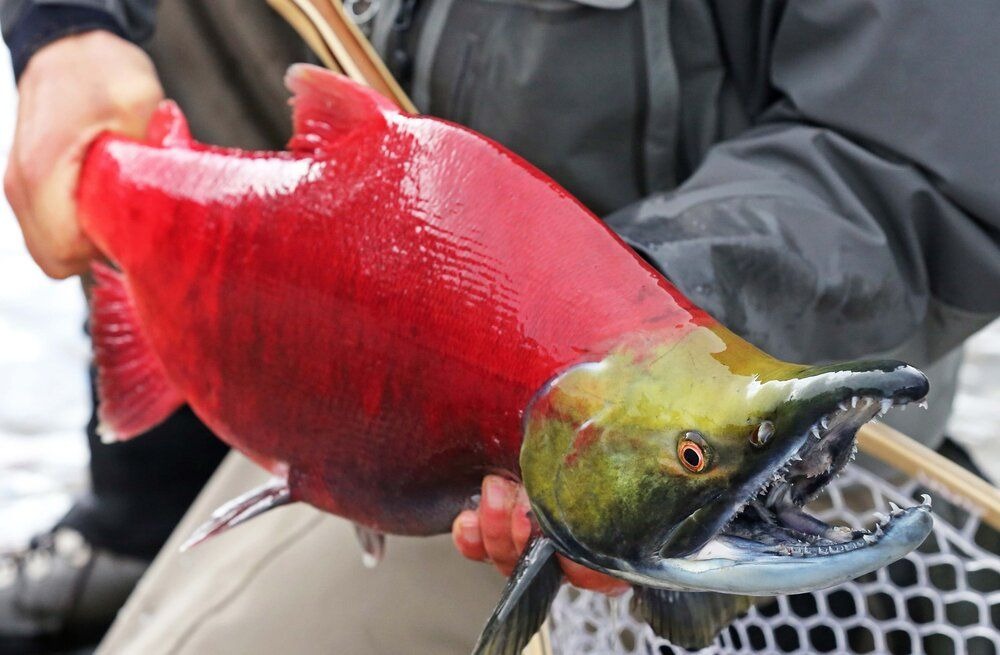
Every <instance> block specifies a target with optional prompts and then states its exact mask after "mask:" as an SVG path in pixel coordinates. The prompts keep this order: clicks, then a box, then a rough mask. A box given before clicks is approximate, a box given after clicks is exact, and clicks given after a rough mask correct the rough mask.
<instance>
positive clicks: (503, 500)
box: [483, 478, 510, 510]
mask: <svg viewBox="0 0 1000 655" xmlns="http://www.w3.org/2000/svg"><path fill="white" fill-rule="evenodd" d="M484 486H485V487H486V489H484V493H483V501H484V502H485V503H486V506H487V507H489V508H490V509H497V510H504V509H507V505H508V502H509V500H510V485H509V484H508V483H507V481H506V480H504V479H503V478H486V484H485V485H484Z"/></svg>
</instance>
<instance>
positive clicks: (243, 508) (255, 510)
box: [181, 478, 293, 551]
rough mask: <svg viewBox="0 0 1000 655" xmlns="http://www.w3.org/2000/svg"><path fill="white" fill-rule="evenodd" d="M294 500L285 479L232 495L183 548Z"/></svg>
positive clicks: (275, 479) (190, 546)
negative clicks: (233, 496)
mask: <svg viewBox="0 0 1000 655" xmlns="http://www.w3.org/2000/svg"><path fill="white" fill-rule="evenodd" d="M291 502H293V501H292V493H291V490H290V489H289V488H288V483H287V482H286V481H285V480H284V479H282V478H273V479H272V480H271V481H270V482H267V483H266V484H263V485H261V486H259V487H257V488H256V489H251V490H250V491H248V492H246V493H245V494H243V495H242V496H238V497H236V498H233V499H232V500H230V501H229V502H228V503H226V504H225V505H222V506H221V507H219V508H218V509H217V510H215V511H214V512H212V516H211V518H209V519H208V520H207V521H205V522H204V523H202V524H201V525H200V526H199V527H198V529H197V530H195V531H194V532H193V533H192V534H191V536H190V537H188V539H187V541H185V542H184V543H183V544H182V545H181V551H185V550H188V549H189V548H193V547H195V546H197V545H198V544H200V543H202V542H204V541H206V540H208V539H211V538H212V537H215V536H217V535H219V534H222V533H223V532H225V531H226V530H229V529H230V528H235V527H236V526H237V525H240V524H241V523H246V522H247V521H249V520H250V519H252V518H254V517H255V516H260V515H261V514H263V513H264V512H266V511H268V510H271V509H274V508H275V507H281V506H282V505H287V504H289V503H291Z"/></svg>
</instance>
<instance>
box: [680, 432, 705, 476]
mask: <svg viewBox="0 0 1000 655" xmlns="http://www.w3.org/2000/svg"><path fill="white" fill-rule="evenodd" d="M707 450H708V444H707V443H706V442H705V438H704V437H702V436H701V435H700V434H698V433H697V432H694V431H689V432H685V433H684V436H683V437H682V438H681V440H680V441H679V442H678V443H677V458H678V459H679V460H680V461H681V464H683V465H684V468H686V469H687V470H689V471H691V472H692V473H701V472H702V471H704V470H705V469H706V468H708V452H707Z"/></svg>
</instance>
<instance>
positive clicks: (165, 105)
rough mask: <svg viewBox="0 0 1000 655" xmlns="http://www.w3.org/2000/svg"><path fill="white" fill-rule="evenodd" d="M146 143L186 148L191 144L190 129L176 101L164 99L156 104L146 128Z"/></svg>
mask: <svg viewBox="0 0 1000 655" xmlns="http://www.w3.org/2000/svg"><path fill="white" fill-rule="evenodd" d="M146 143H148V144H149V145H151V146H161V147H164V148H186V147H188V146H190V145H191V130H190V128H188V122H187V119H186V118H184V113H183V112H182V111H181V108H180V107H179V106H178V105H177V103H176V102H174V101H173V100H164V101H162V102H161V103H160V104H159V105H157V107H156V111H154V112H153V116H152V117H151V118H150V119H149V126H148V127H147V128H146Z"/></svg>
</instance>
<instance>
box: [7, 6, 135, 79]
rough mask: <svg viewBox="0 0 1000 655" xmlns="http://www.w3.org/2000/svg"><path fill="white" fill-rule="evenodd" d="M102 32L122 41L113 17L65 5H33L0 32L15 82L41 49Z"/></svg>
mask: <svg viewBox="0 0 1000 655" xmlns="http://www.w3.org/2000/svg"><path fill="white" fill-rule="evenodd" d="M95 30H103V31H106V32H110V33H112V34H114V35H115V36H118V37H121V38H125V32H124V30H123V29H122V27H121V26H120V25H119V24H118V22H117V21H116V20H115V19H114V17H113V16H112V15H111V14H109V13H106V12H103V11H100V10H98V9H93V8H90V7H78V6H69V5H33V6H31V7H30V8H29V9H28V10H27V11H25V12H24V14H23V15H21V16H20V17H19V19H18V21H17V23H16V24H15V25H14V26H12V27H11V28H10V29H9V30H4V32H5V39H6V41H7V47H8V48H9V49H10V58H11V64H12V65H13V68H14V78H15V80H17V79H20V77H21V74H22V73H23V72H24V69H25V67H26V66H27V65H28V62H29V60H31V58H32V57H33V56H34V55H35V54H36V53H37V52H38V51H39V50H41V49H42V48H43V47H45V46H46V45H49V44H50V43H53V42H54V41H58V40H59V39H62V38H65V37H69V36H74V35H77V34H82V33H84V32H91V31H95Z"/></svg>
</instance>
